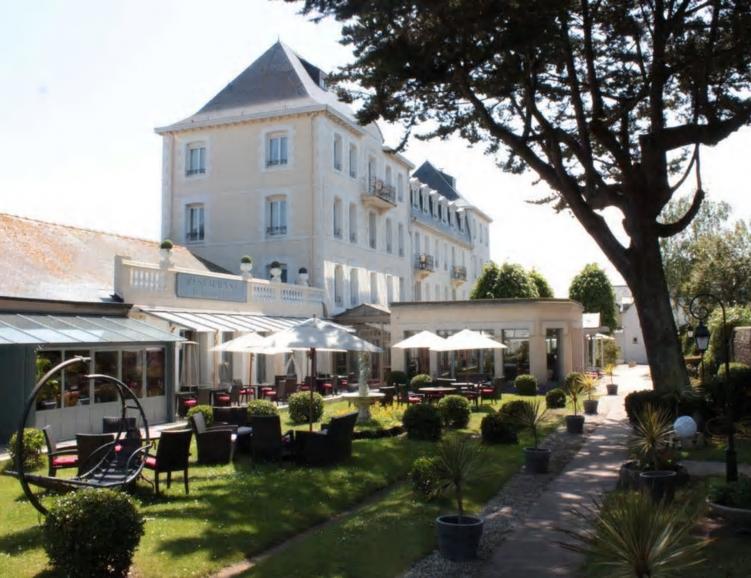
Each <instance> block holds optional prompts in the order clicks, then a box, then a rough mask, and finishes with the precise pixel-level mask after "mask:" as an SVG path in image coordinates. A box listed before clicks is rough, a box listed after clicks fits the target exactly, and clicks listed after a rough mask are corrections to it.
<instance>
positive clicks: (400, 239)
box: [397, 223, 404, 257]
mask: <svg viewBox="0 0 751 578" xmlns="http://www.w3.org/2000/svg"><path fill="white" fill-rule="evenodd" d="M397 243H398V247H399V256H400V257H404V225H403V224H402V223H399V226H398V227H397Z"/></svg>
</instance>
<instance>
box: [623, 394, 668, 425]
mask: <svg viewBox="0 0 751 578" xmlns="http://www.w3.org/2000/svg"><path fill="white" fill-rule="evenodd" d="M623 403H624V405H625V407H626V415H628V420H629V421H630V422H631V423H636V419H637V418H638V416H640V415H642V413H644V408H645V407H646V406H647V405H651V406H652V407H653V408H654V409H660V408H664V409H667V410H668V411H670V412H671V415H672V413H673V409H672V403H671V402H670V401H668V400H667V399H664V396H663V394H661V393H659V392H657V391H655V390H653V389H642V390H640V391H632V392H631V393H629V394H628V395H627V396H626V398H625V399H624V400H623Z"/></svg>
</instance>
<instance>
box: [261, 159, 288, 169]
mask: <svg viewBox="0 0 751 578" xmlns="http://www.w3.org/2000/svg"><path fill="white" fill-rule="evenodd" d="M286 164H287V159H266V166H267V167H278V166H280V165H286Z"/></svg>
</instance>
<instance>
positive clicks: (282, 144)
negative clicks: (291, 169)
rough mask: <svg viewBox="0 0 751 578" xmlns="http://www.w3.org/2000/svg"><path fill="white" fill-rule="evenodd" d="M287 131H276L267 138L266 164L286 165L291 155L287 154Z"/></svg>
mask: <svg viewBox="0 0 751 578" xmlns="http://www.w3.org/2000/svg"><path fill="white" fill-rule="evenodd" d="M287 151H288V145H287V133H286V132H275V133H271V134H269V135H268V137H267V138H266V166H267V167H276V166H280V165H286V164H287V162H288V159H289V157H288V156H287Z"/></svg>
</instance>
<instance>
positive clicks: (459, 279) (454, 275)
mask: <svg viewBox="0 0 751 578" xmlns="http://www.w3.org/2000/svg"><path fill="white" fill-rule="evenodd" d="M466 280H467V268H466V267H463V266H460V265H454V266H452V267H451V284H452V285H453V286H454V287H459V286H460V285H462V284H463V283H464V282H465V281H466Z"/></svg>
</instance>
